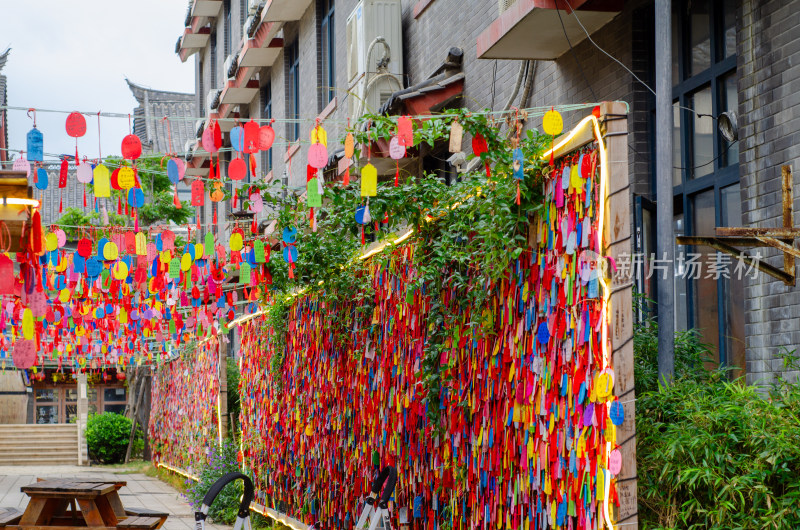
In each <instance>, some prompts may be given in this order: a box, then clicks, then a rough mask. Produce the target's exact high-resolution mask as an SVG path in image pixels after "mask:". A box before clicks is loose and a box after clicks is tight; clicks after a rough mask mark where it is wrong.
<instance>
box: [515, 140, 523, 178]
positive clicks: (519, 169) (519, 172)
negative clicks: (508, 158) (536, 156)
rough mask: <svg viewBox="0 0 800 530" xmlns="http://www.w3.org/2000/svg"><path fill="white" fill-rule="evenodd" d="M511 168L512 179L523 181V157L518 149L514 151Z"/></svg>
mask: <svg viewBox="0 0 800 530" xmlns="http://www.w3.org/2000/svg"><path fill="white" fill-rule="evenodd" d="M512 167H513V168H514V178H515V179H517V180H523V179H524V178H525V171H524V170H525V157H524V156H522V149H520V148H519V147H517V148H516V149H514V162H513V165H512Z"/></svg>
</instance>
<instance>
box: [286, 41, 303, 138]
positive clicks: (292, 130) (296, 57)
mask: <svg viewBox="0 0 800 530" xmlns="http://www.w3.org/2000/svg"><path fill="white" fill-rule="evenodd" d="M286 69H287V74H286V102H287V109H286V114H287V115H288V117H289V119H292V120H295V121H294V122H289V123H288V124H287V136H288V138H289V141H290V142H293V141H295V140H297V139H298V138H300V123H299V121H297V120H299V119H300V54H299V50H298V46H297V38H295V39H294V41H293V42H292V43H291V44H290V45H289V46H288V47H287V48H286Z"/></svg>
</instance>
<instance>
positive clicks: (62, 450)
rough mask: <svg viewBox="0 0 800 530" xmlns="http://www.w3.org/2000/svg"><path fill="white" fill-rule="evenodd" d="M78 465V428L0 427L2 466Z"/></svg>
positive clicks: (0, 462) (42, 426) (30, 425)
mask: <svg viewBox="0 0 800 530" xmlns="http://www.w3.org/2000/svg"><path fill="white" fill-rule="evenodd" d="M58 464H62V465H64V464H67V465H77V464H78V426H77V425H76V424H74V423H65V424H51V425H35V424H29V425H0V466H15V465H20V466H22V465H58Z"/></svg>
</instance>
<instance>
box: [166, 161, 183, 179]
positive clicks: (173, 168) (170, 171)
mask: <svg viewBox="0 0 800 530" xmlns="http://www.w3.org/2000/svg"><path fill="white" fill-rule="evenodd" d="M167 177H169V181H170V182H172V183H173V184H177V183H178V181H180V180H181V173H180V169H179V168H178V162H176V161H175V159H174V158H170V159H169V161H168V162H167Z"/></svg>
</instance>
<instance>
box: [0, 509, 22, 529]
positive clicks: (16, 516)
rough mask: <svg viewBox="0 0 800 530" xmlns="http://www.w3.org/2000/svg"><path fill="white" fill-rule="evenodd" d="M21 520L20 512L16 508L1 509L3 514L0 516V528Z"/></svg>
mask: <svg viewBox="0 0 800 530" xmlns="http://www.w3.org/2000/svg"><path fill="white" fill-rule="evenodd" d="M20 519H22V512H21V511H19V510H17V509H16V508H3V513H2V514H0V527H3V526H6V525H10V524H16V523H17V522H18V521H19V520H20Z"/></svg>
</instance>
